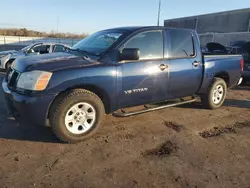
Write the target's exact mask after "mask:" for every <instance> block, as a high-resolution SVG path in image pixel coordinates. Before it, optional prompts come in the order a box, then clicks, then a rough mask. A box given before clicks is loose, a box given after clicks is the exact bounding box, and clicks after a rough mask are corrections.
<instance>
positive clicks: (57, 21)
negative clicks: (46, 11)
mask: <svg viewBox="0 0 250 188" xmlns="http://www.w3.org/2000/svg"><path fill="white" fill-rule="evenodd" d="M58 26H59V16H58V15H57V17H56V32H57V33H58Z"/></svg>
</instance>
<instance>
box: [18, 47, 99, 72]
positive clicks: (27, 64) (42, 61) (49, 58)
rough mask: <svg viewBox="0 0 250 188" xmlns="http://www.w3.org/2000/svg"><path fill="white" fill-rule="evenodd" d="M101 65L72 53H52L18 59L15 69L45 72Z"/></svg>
mask: <svg viewBox="0 0 250 188" xmlns="http://www.w3.org/2000/svg"><path fill="white" fill-rule="evenodd" d="M94 64H99V62H97V61H92V60H91V59H86V58H84V57H83V56H82V54H78V53H72V52H61V53H50V54H43V55H37V56H29V57H23V58H18V59H17V60H16V61H14V64H13V67H14V69H16V70H17V71H19V72H24V71H32V70H44V71H51V72H53V71H57V70H63V69H71V68H77V67H83V66H91V65H94Z"/></svg>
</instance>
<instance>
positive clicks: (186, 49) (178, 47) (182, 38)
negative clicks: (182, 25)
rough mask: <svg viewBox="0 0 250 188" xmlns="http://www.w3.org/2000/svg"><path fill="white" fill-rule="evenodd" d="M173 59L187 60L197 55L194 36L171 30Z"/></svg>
mask: <svg viewBox="0 0 250 188" xmlns="http://www.w3.org/2000/svg"><path fill="white" fill-rule="evenodd" d="M169 35H170V39H169V41H170V48H169V55H170V57H171V58H187V57H192V56H194V55H195V50H194V42H193V36H192V34H191V33H190V32H189V31H185V30H175V29H170V30H169Z"/></svg>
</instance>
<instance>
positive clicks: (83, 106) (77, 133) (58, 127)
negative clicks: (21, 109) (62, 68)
mask: <svg viewBox="0 0 250 188" xmlns="http://www.w3.org/2000/svg"><path fill="white" fill-rule="evenodd" d="M103 118H104V105H103V103H102V101H101V99H100V98H99V97H98V96H97V95H95V94H94V93H92V92H90V91H87V90H81V89H80V90H79V89H78V90H73V91H72V92H70V93H68V94H67V95H66V96H64V98H62V99H61V100H56V101H55V103H54V104H53V106H52V108H51V115H50V124H51V127H52V130H53V132H54V134H55V135H56V136H57V137H58V138H59V139H60V140H62V141H63V142H68V143H76V142H80V141H83V140H85V139H87V138H89V137H90V136H92V135H93V134H94V133H95V132H96V131H97V129H98V128H99V127H100V125H101V123H102V121H103Z"/></svg>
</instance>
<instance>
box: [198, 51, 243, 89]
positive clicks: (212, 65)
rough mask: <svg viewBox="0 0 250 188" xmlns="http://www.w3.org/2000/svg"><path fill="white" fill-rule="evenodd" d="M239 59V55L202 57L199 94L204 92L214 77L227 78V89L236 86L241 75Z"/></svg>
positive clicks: (240, 57)
mask: <svg viewBox="0 0 250 188" xmlns="http://www.w3.org/2000/svg"><path fill="white" fill-rule="evenodd" d="M241 59H242V56H241V55H228V54H226V55H203V66H204V77H203V81H202V85H201V88H200V90H199V93H203V92H206V89H207V88H208V85H209V84H210V83H211V79H212V78H213V77H214V76H215V75H220V76H221V75H222V76H224V77H225V78H227V79H228V82H227V85H228V88H231V87H233V86H235V85H237V82H238V81H239V79H240V75H241V72H240V71H241V70H240V60H241ZM229 75H230V76H229Z"/></svg>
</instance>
